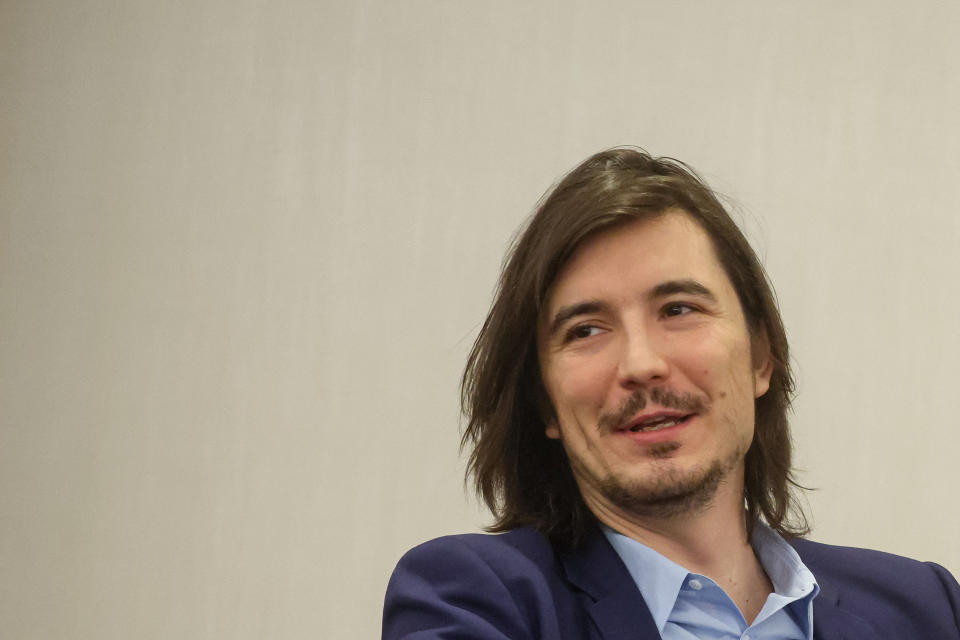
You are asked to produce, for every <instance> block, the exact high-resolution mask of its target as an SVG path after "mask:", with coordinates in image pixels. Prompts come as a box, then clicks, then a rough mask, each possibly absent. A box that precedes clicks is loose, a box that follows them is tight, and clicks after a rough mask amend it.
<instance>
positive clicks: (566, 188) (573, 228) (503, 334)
mask: <svg viewBox="0 0 960 640" xmlns="http://www.w3.org/2000/svg"><path fill="white" fill-rule="evenodd" d="M668 209H682V210H683V211H684V212H686V213H687V214H689V215H690V216H691V217H692V218H693V219H694V220H696V221H697V223H699V224H700V226H701V227H703V229H704V230H705V231H706V232H707V235H708V236H709V237H710V239H711V241H712V242H713V245H714V249H715V251H716V253H717V257H718V258H719V261H720V263H721V265H722V266H723V268H724V270H725V272H726V274H727V277H728V278H730V281H731V283H732V284H733V287H734V290H735V291H736V292H737V296H738V298H739V301H740V305H741V306H742V307H743V312H744V316H745V317H746V321H747V324H748V327H749V330H750V333H751V335H752V336H753V337H754V338H757V337H758V336H762V337H763V338H764V339H765V340H766V342H767V344H768V345H769V350H770V357H771V360H772V362H773V372H772V375H771V378H770V388H769V390H768V391H767V393H765V394H764V395H762V396H761V397H760V398H758V399H757V400H756V428H755V432H754V438H753V443H752V444H751V446H750V449H749V450H748V451H747V455H746V462H745V466H746V473H745V486H744V498H745V502H746V509H747V523H748V529H749V530H750V531H752V529H753V525H754V524H755V523H756V522H757V520H758V519H759V518H763V520H764V521H766V523H767V524H768V525H769V526H770V527H772V528H773V529H774V530H776V531H778V532H779V533H781V534H782V535H785V536H787V537H790V536H797V535H802V534H804V533H806V532H807V531H808V527H807V521H806V518H805V516H804V514H803V511H802V509H801V508H800V506H799V505H798V504H797V501H796V496H795V493H794V491H795V488H797V487H800V485H798V484H797V483H796V482H795V481H794V479H793V477H792V471H791V469H792V467H791V448H792V445H791V441H790V433H789V427H788V423H787V412H788V409H789V406H790V400H791V397H792V393H793V377H792V375H791V373H790V366H789V360H788V347H787V338H786V333H785V332H784V328H783V322H782V320H781V319H780V312H779V310H778V308H777V304H776V300H775V298H774V294H773V290H772V288H771V286H770V284H769V282H768V280H767V277H766V273H765V272H764V270H763V267H762V266H761V264H760V261H759V260H758V259H757V256H756V254H755V253H754V252H753V250H752V249H751V247H750V245H749V243H748V242H747V240H746V238H744V236H743V234H742V233H741V231H740V229H739V228H738V227H737V225H736V223H734V221H733V220H732V219H731V218H730V216H729V214H728V213H727V212H726V210H725V209H724V207H723V205H722V204H721V203H720V201H719V200H718V199H717V197H716V196H715V195H714V193H713V191H712V190H711V189H710V188H709V187H708V186H707V185H706V184H705V183H704V182H703V181H702V180H701V179H700V178H699V177H698V176H697V174H696V173H695V172H694V171H693V170H692V169H690V168H689V167H687V166H686V165H684V164H683V163H682V162H679V161H677V160H674V159H671V158H654V157H651V156H650V155H649V154H647V153H646V152H644V151H642V150H639V149H635V148H616V149H611V150H608V151H603V152H600V153H598V154H596V155H593V156H591V157H590V158H588V159H587V160H585V161H584V162H583V163H581V164H580V165H579V166H577V167H576V168H575V169H573V170H572V171H571V172H570V173H568V174H567V175H566V176H565V177H564V178H563V179H562V180H561V181H560V182H559V183H558V184H557V185H556V186H555V187H554V188H553V190H552V191H550V192H549V193H548V195H546V196H545V198H544V199H543V200H542V201H541V203H540V204H539V206H538V208H537V210H536V212H535V213H534V215H533V216H532V217H531V218H530V220H529V221H528V223H527V224H526V227H525V228H524V229H523V230H522V233H520V234H519V235H518V236H517V237H516V238H515V240H514V242H513V246H512V248H511V250H510V252H509V253H508V254H507V259H506V261H505V263H504V268H503V271H502V273H501V275H500V281H499V284H498V286H497V291H496V294H495V296H494V299H493V304H492V305H491V308H490V312H489V314H488V315H487V318H486V320H485V322H484V323H483V327H482V328H481V330H480V335H479V336H478V337H477V340H476V342H475V343H474V345H473V349H472V351H471V353H470V356H469V358H468V360H467V366H466V369H465V370H464V373H463V379H462V381H461V403H462V407H463V412H464V415H465V417H466V419H467V425H466V428H465V430H464V433H463V438H462V440H461V447H462V448H468V447H469V448H471V452H470V460H469V463H468V467H467V474H468V478H469V477H471V476H472V478H473V480H474V483H475V487H476V491H477V495H478V496H479V497H480V498H481V499H482V500H483V501H484V502H485V503H486V504H487V506H488V507H489V508H490V510H491V512H492V513H493V515H494V518H495V521H494V523H493V524H492V525H491V526H490V527H488V530H489V531H506V530H509V529H513V528H516V527H521V526H530V527H533V528H535V529H537V530H538V531H540V532H542V533H544V534H545V535H548V536H549V537H550V538H551V539H553V540H554V542H555V543H557V544H560V545H562V546H565V547H573V546H576V545H578V544H579V543H580V542H581V541H582V539H583V537H584V535H585V533H586V532H587V531H588V530H589V527H590V526H592V523H593V521H594V518H593V515H592V514H591V512H590V511H589V509H588V508H587V506H586V505H585V504H584V502H583V499H582V498H581V496H580V491H579V489H578V487H577V484H576V482H575V480H574V477H573V473H572V471H571V469H570V463H569V461H568V459H567V456H566V454H565V452H564V450H563V446H562V445H561V444H560V443H559V442H558V441H556V440H551V439H548V438H547V437H546V435H545V434H544V429H545V427H546V420H548V419H549V416H550V415H552V408H551V405H550V401H549V398H548V397H547V395H546V391H545V390H544V388H543V384H542V379H541V374H540V368H539V364H538V361H537V347H536V341H537V322H538V319H539V317H540V314H541V310H542V308H543V305H544V304H545V302H546V297H547V294H548V291H549V289H550V287H551V285H552V284H553V281H554V279H555V278H556V276H557V273H558V272H559V270H560V269H561V268H562V267H563V265H564V264H565V262H566V261H567V260H568V259H569V258H570V257H571V255H572V254H573V252H574V251H575V250H576V249H577V247H578V246H579V245H580V244H581V243H582V242H583V241H584V240H586V239H587V238H589V237H591V236H592V235H593V234H595V233H597V232H598V231H601V230H605V229H610V228H613V227H616V226H620V225H623V224H626V223H629V222H631V221H635V220H638V219H646V218H650V217H654V216H657V215H660V214H662V213H663V212H664V211H666V210H668Z"/></svg>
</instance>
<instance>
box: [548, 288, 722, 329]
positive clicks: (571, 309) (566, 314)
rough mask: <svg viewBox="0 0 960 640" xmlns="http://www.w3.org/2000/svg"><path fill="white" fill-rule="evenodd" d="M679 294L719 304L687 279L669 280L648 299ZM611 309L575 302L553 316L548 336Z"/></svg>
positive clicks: (598, 303)
mask: <svg viewBox="0 0 960 640" xmlns="http://www.w3.org/2000/svg"><path fill="white" fill-rule="evenodd" d="M678 293H685V294H687V295H694V296H697V297H699V298H704V299H706V300H708V301H709V302H712V303H716V302H717V297H716V296H715V295H714V294H713V292H712V291H710V289H708V288H707V287H705V286H704V285H703V284H701V283H699V282H697V281H696V280H693V279H692V278H685V279H682V280H667V281H666V282H661V283H660V284H658V285H657V286H655V287H654V288H653V289H651V290H650V292H649V293H648V294H647V298H648V299H650V300H655V299H657V298H665V297H667V296H672V295H676V294H678ZM609 308H610V305H609V304H608V303H606V302H604V301H603V300H585V301H583V302H575V303H574V304H570V305H567V306H565V307H560V308H559V309H557V312H556V313H555V314H554V315H553V320H551V321H550V328H549V331H548V332H547V335H549V336H553V335H555V334H556V333H557V332H558V331H559V330H560V327H562V326H563V325H564V323H566V322H567V321H568V320H570V318H575V317H577V316H581V315H587V314H590V313H597V312H600V311H607V310H609Z"/></svg>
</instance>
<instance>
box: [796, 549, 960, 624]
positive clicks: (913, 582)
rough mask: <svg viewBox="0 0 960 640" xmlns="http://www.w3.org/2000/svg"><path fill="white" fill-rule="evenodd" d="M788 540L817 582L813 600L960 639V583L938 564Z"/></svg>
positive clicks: (877, 621) (879, 621) (875, 619)
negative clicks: (933, 630)
mask: <svg viewBox="0 0 960 640" xmlns="http://www.w3.org/2000/svg"><path fill="white" fill-rule="evenodd" d="M790 544H791V545H793V547H794V548H795V549H796V550H797V553H798V554H799V555H800V558H801V559H802V560H803V563H804V564H805V565H806V566H807V568H808V569H810V571H811V572H812V573H813V575H814V577H815V578H816V579H817V583H818V584H819V585H820V589H821V594H820V596H818V598H817V600H820V599H823V600H825V601H830V600H832V601H834V602H837V603H838V606H840V607H841V608H843V609H846V610H848V611H850V612H852V613H855V614H857V615H859V616H861V617H863V618H865V619H869V620H871V621H872V622H873V623H874V624H879V625H881V626H886V627H887V628H890V629H892V628H902V629H904V630H906V629H907V628H908V627H909V628H912V629H915V630H916V629H926V630H928V631H930V630H931V629H936V632H934V633H933V636H931V637H938V638H940V637H942V638H960V584H958V583H957V581H956V579H955V578H954V577H953V576H952V575H950V573H949V572H948V571H947V570H946V569H944V568H943V567H941V566H940V565H938V564H934V563H932V562H920V561H918V560H913V559H910V558H905V557H903V556H898V555H894V554H892V553H885V552H883V551H874V550H871V549H859V548H855V547H843V546H836V545H829V544H822V543H817V542H812V541H809V540H802V539H797V540H791V541H790ZM815 602H816V601H815ZM938 634H939V635H938ZM928 635H929V634H928ZM902 637H914V635H911V634H908V633H906V631H904V634H903V635H902Z"/></svg>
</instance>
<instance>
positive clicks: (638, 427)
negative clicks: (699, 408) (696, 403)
mask: <svg viewBox="0 0 960 640" xmlns="http://www.w3.org/2000/svg"><path fill="white" fill-rule="evenodd" d="M695 415H696V414H694V413H687V414H681V413H673V412H659V413H656V414H653V415H647V416H640V417H639V418H637V419H636V420H632V421H630V422H628V423H627V424H625V425H624V426H623V428H621V429H620V431H623V432H628V433H653V432H656V431H662V430H663V429H669V428H671V427H676V426H679V425H682V424H686V423H687V422H689V421H690V420H691V419H692V418H693V417H694V416H695Z"/></svg>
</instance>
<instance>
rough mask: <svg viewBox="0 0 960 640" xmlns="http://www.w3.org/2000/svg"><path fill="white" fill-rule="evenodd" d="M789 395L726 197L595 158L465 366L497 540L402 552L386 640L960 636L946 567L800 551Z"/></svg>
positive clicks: (778, 341)
mask: <svg viewBox="0 0 960 640" xmlns="http://www.w3.org/2000/svg"><path fill="white" fill-rule="evenodd" d="M792 387H793V385H792V378H791V374H790V370H789V366H788V353H787V340H786V336H785V333H784V329H783V325H782V322H781V319H780V315H779V312H778V310H777V307H776V304H775V301H774V297H773V293H772V291H771V288H770V286H769V284H768V282H767V280H766V276H765V274H764V272H763V268H762V267H761V265H760V263H759V261H758V260H757V258H756V256H755V254H754V253H753V251H752V250H751V249H750V247H749V245H748V243H747V241H746V240H745V238H744V237H743V235H742V234H741V232H740V231H739V230H738V229H737V227H736V225H735V224H734V223H733V221H732V220H731V219H730V217H729V216H728V215H727V213H726V211H725V210H724V209H723V206H722V205H721V204H720V203H719V201H718V200H717V198H716V197H715V196H714V194H713V193H712V192H711V191H710V189H709V188H708V187H707V186H706V185H704V184H703V183H702V182H701V181H700V180H699V178H697V176H696V175H695V174H694V173H693V172H692V171H691V170H689V169H688V168H687V167H686V166H684V165H683V164H681V163H679V162H676V161H673V160H669V159H662V158H660V159H657V158H652V157H650V156H649V155H647V154H645V153H643V152H641V151H637V150H633V149H614V150H610V151H605V152H602V153H599V154H597V155H595V156H593V157H591V158H589V159H587V160H586V161H585V162H584V163H582V164H581V165H580V166H578V167H577V168H575V169H574V170H573V171H572V172H571V173H570V174H568V175H567V176H566V177H565V178H564V179H563V180H562V181H561V182H560V183H559V184H558V185H557V186H556V188H555V189H554V190H553V191H552V192H551V193H550V195H549V196H548V197H547V198H546V199H545V200H544V201H543V203H542V204H541V206H540V207H539V209H538V211H537V212H536V214H535V215H534V217H533V218H532V219H531V221H530V223H529V225H528V226H527V228H526V230H525V231H524V233H523V234H522V235H521V236H520V237H519V239H518V240H517V242H516V244H515V246H514V248H513V250H512V254H511V256H510V259H509V261H508V263H507V264H506V266H505V268H504V272H503V274H502V277H501V280H500V286H499V289H498V291H497V294H496V297H495V299H494V302H493V305H492V308H491V310H490V313H489V315H488V317H487V320H486V322H485V323H484V325H483V328H482V330H481V332H480V336H479V337H478V339H477V342H476V344H475V345H474V349H473V352H472V353H471V355H470V358H469V361H468V364H467V368H466V371H465V373H464V378H463V404H464V410H465V413H466V415H467V416H468V418H469V422H468V425H467V428H466V432H465V434H464V440H463V442H464V444H465V445H469V446H472V453H471V458H470V464H469V471H470V473H472V475H473V477H474V479H475V482H476V486H477V490H478V493H479V494H480V495H481V496H482V497H483V498H484V500H485V501H486V503H487V505H488V506H489V507H490V509H491V510H492V512H493V513H494V515H495V517H496V522H495V523H494V525H493V526H492V527H491V528H490V530H491V531H494V532H499V533H501V535H497V536H491V535H477V534H474V535H465V536H452V537H448V538H441V539H439V540H434V541H432V542H429V543H426V544H425V545H421V546H420V547H417V548H416V549H414V550H413V551H411V552H409V553H408V554H407V555H406V556H404V558H403V559H402V560H401V561H400V563H399V565H398V567H397V569H396V571H395V572H394V575H393V577H392V579H391V581H390V585H389V587H388V590H387V597H386V605H385V610H384V620H383V637H384V638H388V639H391V640H393V639H399V638H410V639H413V638H417V639H428V638H429V639H440V638H444V639H447V638H450V639H454V638H456V639H478V640H479V639H495V638H496V639H503V638H510V639H511V640H520V639H534V638H557V639H574V638H576V639H580V638H598V639H599V638H603V639H604V640H617V639H622V640H626V639H628V638H629V639H633V640H642V639H646V638H650V639H653V638H664V639H666V640H671V639H673V640H676V639H689V638H723V639H727V638H739V639H744V640H747V639H752V640H773V639H776V640H810V639H811V638H817V639H819V640H831V639H835V640H836V639H840V638H847V639H850V640H854V639H861V638H889V639H890V640H894V639H896V640H908V639H912V638H917V639H921V638H922V639H924V640H933V639H936V640H948V639H954V640H956V639H960V585H958V584H957V582H956V580H954V579H953V577H952V576H950V574H949V573H948V572H947V571H946V570H944V569H943V568H941V567H939V566H937V565H933V564H923V563H920V562H916V561H913V560H907V559H905V558H899V557H896V556H891V555H888V554H883V553H879V552H874V551H866V550H858V549H849V548H841V547H831V546H827V545H821V544H816V543H813V542H809V541H806V540H804V539H802V538H801V537H800V536H802V535H803V534H805V533H806V532H807V528H806V523H805V519H804V517H803V514H802V512H801V511H800V510H799V509H798V508H797V505H796V502H795V497H794V494H793V490H794V489H795V488H796V487H798V485H797V484H796V483H795V482H794V480H793V478H792V476H791V462H790V458H791V444H790V436H789V431H788V425H787V416H786V412H787V409H788V406H789V402H790V397H791V393H792ZM788 541H789V542H788Z"/></svg>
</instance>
